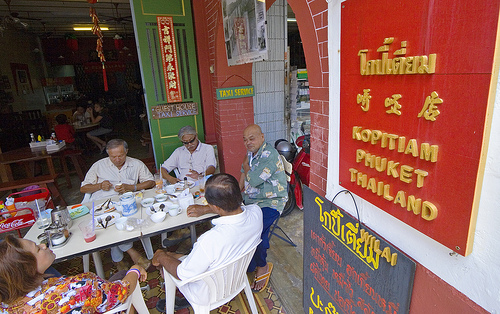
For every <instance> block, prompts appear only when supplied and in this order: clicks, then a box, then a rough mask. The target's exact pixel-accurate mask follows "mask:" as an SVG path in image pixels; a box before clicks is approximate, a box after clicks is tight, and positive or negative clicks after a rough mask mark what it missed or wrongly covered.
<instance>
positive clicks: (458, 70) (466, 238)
mask: <svg viewBox="0 0 500 314" xmlns="http://www.w3.org/2000/svg"><path fill="white" fill-rule="evenodd" d="M498 15H499V2H498V1H488V0H479V1H474V2H473V4H472V3H471V2H470V1H465V0H445V1H430V0H417V1H391V0H385V1H378V0H377V1H375V0H348V1H345V2H343V3H342V20H341V25H342V33H341V36H342V38H341V66H342V71H341V96H340V101H341V117H340V165H339V166H340V184H341V185H342V186H343V187H345V188H347V189H349V190H351V191H353V192H355V193H356V194H357V195H359V196H360V197H362V198H363V199H365V200H367V201H368V202H370V203H372V204H374V205H376V206H377V207H379V208H380V209H382V210H384V211H386V212H387V213H389V214H390V215H393V216H394V217H396V218H398V219H399V220H401V221H403V222H405V223H406V224H408V225H410V226H411V227H413V228H415V229H417V230H419V231H420V232H422V233H424V234H426V235H427V236H429V237H431V238H433V239H435V240H436V241H438V242H440V243H441V244H443V245H445V246H447V247H449V248H450V249H452V250H454V251H456V252H458V253H459V254H462V255H467V254H469V253H470V252H471V251H472V242H473V237H474V228H475V220H476V211H477V206H478V201H479V193H480V187H481V180H482V170H483V169H484V156H485V150H484V149H483V148H484V147H483V144H484V141H485V140H487V138H488V134H489V123H488V121H487V118H488V110H491V108H492V105H490V106H489V103H491V102H492V101H493V99H491V95H490V83H491V76H492V68H493V57H494V50H495V40H496V32H497V23H498ZM493 83H496V82H493ZM493 90H494V88H493Z"/></svg>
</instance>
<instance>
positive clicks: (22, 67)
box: [10, 63, 33, 95]
mask: <svg viewBox="0 0 500 314" xmlns="http://www.w3.org/2000/svg"><path fill="white" fill-rule="evenodd" d="M10 69H11V70H12V77H13V78H14V84H15V86H16V92H17V94H18V95H20V94H21V93H22V94H27V93H30V92H31V93H32V92H33V84H32V83H31V76H30V70H29V68H28V65H27V64H23V63H11V64H10Z"/></svg>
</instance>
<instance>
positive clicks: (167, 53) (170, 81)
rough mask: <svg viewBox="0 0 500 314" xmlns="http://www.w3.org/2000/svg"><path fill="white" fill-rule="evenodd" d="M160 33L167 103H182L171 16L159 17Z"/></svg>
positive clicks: (157, 18)
mask: <svg viewBox="0 0 500 314" xmlns="http://www.w3.org/2000/svg"><path fill="white" fill-rule="evenodd" d="M156 20H157V22H158V33H159V35H160V48H161V58H162V61H163V76H164V77H165V89H166V91H167V101H168V102H169V103H170V102H179V101H182V95H181V84H180V79H179V67H178V66H177V50H176V46H175V34H174V22H173V21H172V17H171V16H157V17H156Z"/></svg>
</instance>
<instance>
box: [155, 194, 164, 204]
mask: <svg viewBox="0 0 500 314" xmlns="http://www.w3.org/2000/svg"><path fill="white" fill-rule="evenodd" d="M155 199H156V201H157V202H165V201H166V200H167V196H166V195H165V194H157V195H155Z"/></svg>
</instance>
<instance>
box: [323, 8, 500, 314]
mask: <svg viewBox="0 0 500 314" xmlns="http://www.w3.org/2000/svg"><path fill="white" fill-rule="evenodd" d="M341 2H342V1H340V0H331V1H330V2H329V6H328V28H329V29H328V31H329V34H328V36H329V38H328V42H329V45H328V46H329V48H328V49H329V62H330V121H329V127H330V130H329V142H330V143H329V144H330V145H329V147H328V153H329V160H328V184H327V195H326V197H327V198H328V199H330V200H331V198H332V197H333V196H334V195H335V193H336V192H338V191H340V190H342V189H343V188H342V187H341V186H339V185H338V182H339V169H338V165H339V147H338V144H339V116H340V99H339V93H340V55H339V49H340V7H341ZM496 86H497V93H496V98H495V105H494V110H493V119H492V127H491V133H490V140H489V147H488V155H487V162H486V167H485V171H484V179H483V188H482V191H481V200H480V203H479V212H478V216H477V224H476V233H475V239H474V246H473V251H472V253H471V254H470V255H469V256H467V257H463V256H460V255H457V254H450V253H452V251H451V250H450V249H448V248H446V247H445V246H443V245H441V244H439V243H438V242H436V241H434V240H432V239H431V238H429V237H427V236H425V235H423V234H422V233H420V232H418V231H416V230H415V229H413V228H411V227H409V226H407V225H406V224H404V223H402V222H400V221H399V220H397V219H395V218H393V217H392V216H391V215H389V214H387V213H385V212H384V211H382V210H380V209H379V208H377V207H375V206H373V205H371V204H369V203H368V202H365V201H363V200H362V199H361V198H359V197H355V198H356V202H357V204H358V208H359V211H360V217H361V221H362V222H363V223H364V224H366V225H367V226H368V227H370V228H371V229H373V230H374V231H376V232H377V233H378V234H380V235H381V236H382V237H384V238H385V239H387V241H389V242H391V243H392V244H393V245H395V246H397V247H398V248H399V249H401V250H402V251H403V252H404V253H406V254H407V255H409V256H410V257H411V258H413V259H415V260H416V261H417V262H418V263H420V264H422V265H423V266H424V267H426V268H427V269H429V270H430V271H432V272H433V273H434V274H436V275H437V276H438V277H440V278H441V279H442V280H444V281H445V282H447V283H448V284H450V285H451V286H453V287H454V288H455V289H457V290H458V291H460V292H462V293H463V294H465V295H466V296H467V297H469V298H470V299H471V300H472V301H474V302H475V303H477V304H478V305H480V306H481V307H483V308H484V309H486V310H487V311H490V312H492V313H500V246H499V241H498V239H500V140H498V138H496V135H497V134H500V80H498V82H497V84H496ZM478 145H480V143H478ZM342 195H343V194H341V195H339V196H338V197H337V198H336V200H335V203H336V204H337V205H339V206H340V207H342V208H344V209H345V210H347V211H349V212H350V213H351V214H353V215H355V212H354V211H355V210H354V206H353V203H352V200H351V198H350V197H348V196H342Z"/></svg>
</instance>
